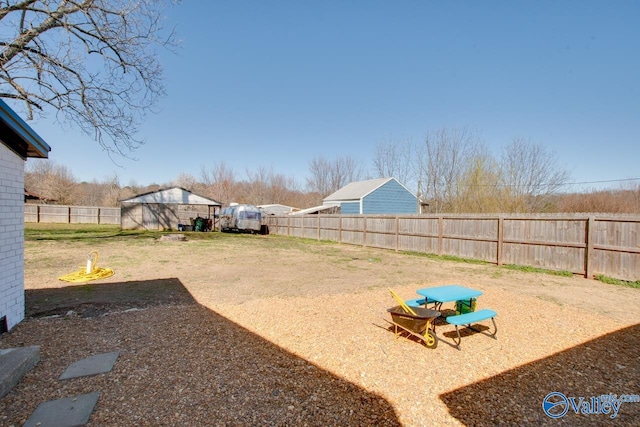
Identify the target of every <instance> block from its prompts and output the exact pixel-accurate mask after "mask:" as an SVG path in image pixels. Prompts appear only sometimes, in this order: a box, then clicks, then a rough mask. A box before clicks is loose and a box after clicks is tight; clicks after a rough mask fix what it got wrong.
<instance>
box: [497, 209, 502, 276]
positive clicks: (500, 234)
mask: <svg viewBox="0 0 640 427" xmlns="http://www.w3.org/2000/svg"><path fill="white" fill-rule="evenodd" d="M503 240H504V217H503V216H499V217H498V247H497V250H496V264H497V265H502V241H503Z"/></svg>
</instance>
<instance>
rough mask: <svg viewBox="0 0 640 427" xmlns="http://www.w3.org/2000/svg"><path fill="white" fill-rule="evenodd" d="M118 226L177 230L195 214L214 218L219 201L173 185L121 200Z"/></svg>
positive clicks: (132, 228)
mask: <svg viewBox="0 0 640 427" xmlns="http://www.w3.org/2000/svg"><path fill="white" fill-rule="evenodd" d="M120 205H121V213H120V228H122V229H123V230H178V229H179V225H180V224H185V225H191V223H190V220H191V219H193V218H196V217H202V218H205V219H210V220H211V221H212V224H213V228H216V223H215V218H216V217H217V214H218V213H219V211H220V208H221V207H222V203H220V202H217V201H215V200H213V199H208V198H206V197H203V196H199V195H197V194H194V193H192V192H190V191H188V190H185V189H184V188H180V187H173V188H168V189H160V190H157V191H152V192H149V193H144V194H139V195H137V196H134V197H131V198H129V199H125V200H120Z"/></svg>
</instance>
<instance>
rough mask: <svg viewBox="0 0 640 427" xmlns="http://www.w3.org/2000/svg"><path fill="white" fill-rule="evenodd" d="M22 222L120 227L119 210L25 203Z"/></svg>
mask: <svg viewBox="0 0 640 427" xmlns="http://www.w3.org/2000/svg"><path fill="white" fill-rule="evenodd" d="M24 222H47V223H63V224H114V225H120V208H105V207H95V206H61V205H34V204H31V203H26V204H25V205H24Z"/></svg>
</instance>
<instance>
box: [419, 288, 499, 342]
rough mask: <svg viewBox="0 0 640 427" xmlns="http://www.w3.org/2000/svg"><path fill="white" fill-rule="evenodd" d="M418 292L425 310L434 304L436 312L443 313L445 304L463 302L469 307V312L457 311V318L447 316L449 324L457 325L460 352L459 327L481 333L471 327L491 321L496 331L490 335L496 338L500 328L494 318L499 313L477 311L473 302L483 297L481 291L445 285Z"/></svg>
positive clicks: (485, 310)
mask: <svg viewBox="0 0 640 427" xmlns="http://www.w3.org/2000/svg"><path fill="white" fill-rule="evenodd" d="M416 292H417V293H418V294H419V295H422V296H423V297H424V300H425V301H424V306H425V308H426V307H427V304H433V305H434V308H435V310H437V311H441V309H442V304H443V303H445V302H456V303H460V302H462V304H465V305H466V306H467V309H468V310H469V311H468V312H466V313H463V312H462V309H461V310H456V315H455V316H447V317H446V319H445V320H446V321H447V323H449V324H452V325H455V327H456V334H457V339H456V340H455V345H456V347H457V348H458V350H460V343H461V341H462V337H461V335H460V330H459V329H458V327H459V326H463V325H466V326H467V327H468V328H470V329H473V330H475V331H477V332H481V331H478V330H477V329H475V328H473V327H472V326H471V325H472V324H474V323H477V322H480V321H483V320H488V319H491V322H493V327H494V331H493V333H490V336H491V337H492V338H494V339H495V338H496V334H497V333H498V327H497V326H496V321H495V319H494V318H495V317H496V315H497V313H496V312H495V311H493V310H491V309H488V308H485V309H482V310H478V311H475V304H474V302H475V301H473V300H474V299H475V298H477V297H479V296H480V295H482V292H481V291H478V290H476V289H471V288H467V287H465V286H461V285H445V286H436V287H433V288H423V289H418V290H417V291H416ZM462 304H461V306H462ZM434 333H435V325H434Z"/></svg>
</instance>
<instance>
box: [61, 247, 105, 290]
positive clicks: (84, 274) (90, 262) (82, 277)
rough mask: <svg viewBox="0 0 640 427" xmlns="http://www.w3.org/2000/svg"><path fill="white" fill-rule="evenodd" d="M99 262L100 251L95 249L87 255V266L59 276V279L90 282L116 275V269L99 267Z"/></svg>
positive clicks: (72, 281)
mask: <svg viewBox="0 0 640 427" xmlns="http://www.w3.org/2000/svg"><path fill="white" fill-rule="evenodd" d="M97 264H98V252H96V251H93V252H91V253H89V255H87V266H86V267H83V268H81V269H80V270H78V271H76V272H73V273H69V274H65V275H64V276H61V277H58V280H63V281H65V282H71V283H82V282H89V281H91V280H98V279H105V278H107V277H111V276H113V275H114V273H115V272H114V271H113V270H112V269H110V268H100V267H97Z"/></svg>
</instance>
